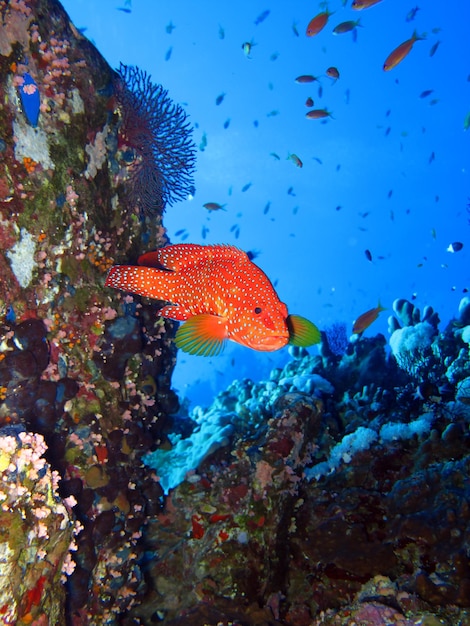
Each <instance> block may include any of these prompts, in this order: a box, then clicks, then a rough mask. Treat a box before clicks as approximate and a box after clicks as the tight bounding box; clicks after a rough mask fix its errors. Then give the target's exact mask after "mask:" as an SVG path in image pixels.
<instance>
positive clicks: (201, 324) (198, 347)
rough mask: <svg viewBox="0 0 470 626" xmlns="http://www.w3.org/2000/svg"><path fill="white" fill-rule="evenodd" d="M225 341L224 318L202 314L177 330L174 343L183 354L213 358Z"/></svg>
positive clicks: (225, 327)
mask: <svg viewBox="0 0 470 626" xmlns="http://www.w3.org/2000/svg"><path fill="white" fill-rule="evenodd" d="M225 339H227V321H226V319H225V318H224V317H219V316H218V315H210V314H208V313H204V314H202V315H194V316H193V317H191V318H190V319H189V320H188V321H187V322H186V323H185V324H183V325H182V326H180V327H179V328H178V331H177V333H176V337H175V343H176V346H177V347H178V348H180V349H181V350H183V352H188V353H189V354H196V355H198V356H215V355H217V354H219V352H220V351H221V350H222V348H223V347H224V340H225Z"/></svg>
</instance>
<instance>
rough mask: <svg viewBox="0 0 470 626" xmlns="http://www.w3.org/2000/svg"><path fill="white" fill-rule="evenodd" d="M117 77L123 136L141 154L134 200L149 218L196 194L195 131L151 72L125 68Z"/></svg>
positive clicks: (134, 173) (135, 172) (132, 183)
mask: <svg viewBox="0 0 470 626" xmlns="http://www.w3.org/2000/svg"><path fill="white" fill-rule="evenodd" d="M118 75H119V78H118V79H117V81H116V85H115V91H116V97H117V101H118V104H119V107H120V110H121V115H122V125H121V131H120V132H121V134H122V135H123V137H124V139H125V141H126V143H127V144H128V146H129V147H131V148H132V149H133V150H134V152H135V154H136V160H135V165H134V166H133V168H132V170H131V171H132V173H131V177H130V181H129V194H128V195H129V199H130V201H131V202H133V203H134V204H136V205H137V206H138V207H139V209H140V211H141V212H142V213H143V214H144V215H156V214H159V213H161V212H162V211H163V210H164V209H165V208H166V206H171V205H172V204H174V202H176V201H177V200H184V199H185V198H186V197H187V196H188V194H190V193H194V181H193V172H194V166H195V159H196V146H195V144H194V141H193V139H192V128H191V126H190V124H189V122H188V121H187V117H186V113H185V112H184V111H183V109H182V108H181V107H180V106H179V105H177V104H174V103H173V102H172V100H171V99H170V98H169V97H168V92H167V91H166V90H165V89H163V87H162V86H161V85H155V84H154V83H152V81H151V79H150V76H149V75H148V74H147V73H146V72H144V71H142V70H140V69H139V68H138V67H132V66H127V65H123V64H122V63H121V65H120V67H119V70H118Z"/></svg>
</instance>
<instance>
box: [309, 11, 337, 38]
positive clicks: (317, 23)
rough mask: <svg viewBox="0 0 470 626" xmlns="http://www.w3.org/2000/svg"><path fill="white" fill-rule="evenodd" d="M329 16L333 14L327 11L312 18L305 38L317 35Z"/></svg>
mask: <svg viewBox="0 0 470 626" xmlns="http://www.w3.org/2000/svg"><path fill="white" fill-rule="evenodd" d="M330 15H333V13H330V12H329V11H322V12H321V13H319V14H318V15H315V17H313V18H312V19H311V20H310V22H309V23H308V26H307V32H306V35H307V37H313V36H314V35H318V33H319V32H320V31H321V30H323V29H324V28H325V26H326V23H327V22H328V18H329V17H330Z"/></svg>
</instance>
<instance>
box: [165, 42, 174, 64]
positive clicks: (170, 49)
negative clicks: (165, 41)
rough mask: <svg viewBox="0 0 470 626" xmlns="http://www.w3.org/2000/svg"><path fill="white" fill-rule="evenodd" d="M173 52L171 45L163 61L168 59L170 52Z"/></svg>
mask: <svg viewBox="0 0 470 626" xmlns="http://www.w3.org/2000/svg"><path fill="white" fill-rule="evenodd" d="M172 52H173V46H170V47H169V48H168V50H167V51H166V54H165V61H169V60H170V58H171V53H172Z"/></svg>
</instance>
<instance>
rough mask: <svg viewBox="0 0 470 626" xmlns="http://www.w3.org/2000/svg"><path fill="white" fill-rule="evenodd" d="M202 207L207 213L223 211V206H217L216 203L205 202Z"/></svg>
mask: <svg viewBox="0 0 470 626" xmlns="http://www.w3.org/2000/svg"><path fill="white" fill-rule="evenodd" d="M202 206H203V207H204V208H205V209H207V210H208V211H220V210H221V209H223V210H224V211H225V204H219V203H218V202H206V203H205V204H203V205H202Z"/></svg>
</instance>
